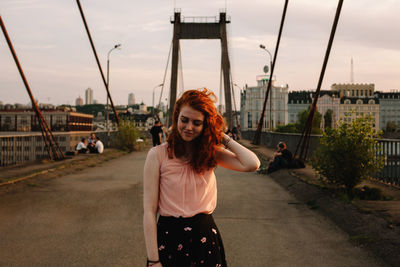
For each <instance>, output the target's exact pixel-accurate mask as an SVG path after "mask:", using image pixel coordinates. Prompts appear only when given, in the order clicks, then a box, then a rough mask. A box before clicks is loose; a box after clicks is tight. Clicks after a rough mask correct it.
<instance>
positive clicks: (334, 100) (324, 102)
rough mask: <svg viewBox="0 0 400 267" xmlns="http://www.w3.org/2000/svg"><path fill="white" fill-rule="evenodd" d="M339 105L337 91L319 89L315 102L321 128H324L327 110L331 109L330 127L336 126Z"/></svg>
mask: <svg viewBox="0 0 400 267" xmlns="http://www.w3.org/2000/svg"><path fill="white" fill-rule="evenodd" d="M314 96H315V93H313V101H314ZM339 106H340V97H339V94H338V93H337V92H334V91H329V90H321V91H320V93H319V97H318V102H317V111H318V112H319V113H321V115H322V119H321V129H322V130H324V129H325V114H326V112H327V111H328V110H331V111H332V125H331V127H332V128H336V127H337V122H338V120H339V117H340V115H339Z"/></svg>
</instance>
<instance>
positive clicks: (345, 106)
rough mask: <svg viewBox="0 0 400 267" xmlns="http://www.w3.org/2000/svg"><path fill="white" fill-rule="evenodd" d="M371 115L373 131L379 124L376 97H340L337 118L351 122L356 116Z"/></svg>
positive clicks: (377, 100) (378, 127)
mask: <svg viewBox="0 0 400 267" xmlns="http://www.w3.org/2000/svg"><path fill="white" fill-rule="evenodd" d="M367 115H369V116H371V118H372V121H371V123H372V127H374V129H375V131H378V130H379V129H380V125H379V99H378V98H377V97H374V96H371V97H342V98H341V99H340V105H339V120H343V121H344V122H351V121H352V120H354V119H355V118H357V117H363V116H367Z"/></svg>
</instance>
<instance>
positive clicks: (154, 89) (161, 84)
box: [152, 83, 164, 116]
mask: <svg viewBox="0 0 400 267" xmlns="http://www.w3.org/2000/svg"><path fill="white" fill-rule="evenodd" d="M161 86H164V84H163V83H160V84H159V85H157V86H154V88H153V103H152V105H153V116H154V113H155V112H154V109H155V107H154V93H155V91H156V88H158V87H161Z"/></svg>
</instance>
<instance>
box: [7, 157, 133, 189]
mask: <svg viewBox="0 0 400 267" xmlns="http://www.w3.org/2000/svg"><path fill="white" fill-rule="evenodd" d="M103 155H108V154H103ZM122 155H125V153H123V154H121V155H120V156H122ZM111 159H112V157H111ZM82 160H84V159H82V158H75V159H72V160H70V161H68V162H63V163H59V164H56V165H55V166H53V167H51V168H49V169H42V170H36V171H32V172H30V173H29V172H28V173H27V174H21V175H16V176H14V177H9V178H7V179H9V180H8V181H6V182H2V183H0V187H3V186H7V185H12V184H16V183H19V182H23V181H25V180H28V179H31V178H34V177H36V176H39V175H43V174H47V173H51V172H55V171H58V170H61V169H65V168H67V167H68V165H70V164H71V163H73V162H80V161H82ZM104 160H107V158H106V157H105V158H104ZM89 167H90V166H89Z"/></svg>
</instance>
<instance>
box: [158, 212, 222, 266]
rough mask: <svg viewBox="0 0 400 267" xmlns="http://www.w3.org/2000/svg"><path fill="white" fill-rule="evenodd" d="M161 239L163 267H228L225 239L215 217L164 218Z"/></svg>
mask: <svg viewBox="0 0 400 267" xmlns="http://www.w3.org/2000/svg"><path fill="white" fill-rule="evenodd" d="M157 239H158V253H159V256H160V261H161V263H162V265H163V267H170V266H171V267H172V266H173V267H186V266H212V267H224V266H227V264H226V260H225V252H224V246H223V244H222V239H221V236H220V234H219V231H218V228H217V226H216V225H215V222H214V219H213V217H212V215H211V214H203V213H201V214H197V215H195V216H193V217H190V218H182V217H180V218H176V217H165V216H160V217H159V219H158V223H157Z"/></svg>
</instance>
